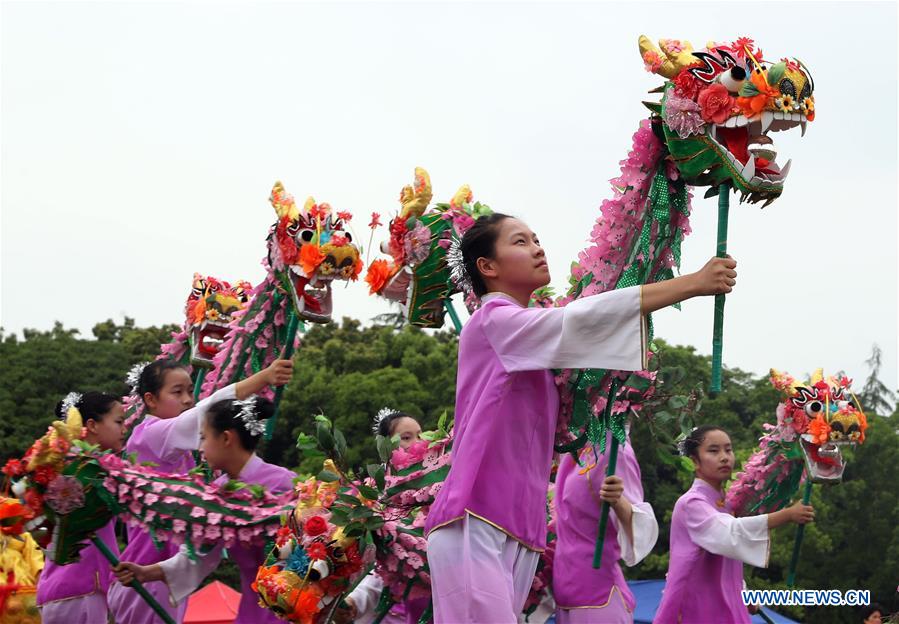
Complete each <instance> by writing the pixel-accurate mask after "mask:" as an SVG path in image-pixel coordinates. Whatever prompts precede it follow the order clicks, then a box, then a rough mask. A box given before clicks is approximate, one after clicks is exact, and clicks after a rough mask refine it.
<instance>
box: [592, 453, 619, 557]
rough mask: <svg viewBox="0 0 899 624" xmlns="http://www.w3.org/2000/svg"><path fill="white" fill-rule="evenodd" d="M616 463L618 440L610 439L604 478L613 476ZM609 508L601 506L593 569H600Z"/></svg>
mask: <svg viewBox="0 0 899 624" xmlns="http://www.w3.org/2000/svg"><path fill="white" fill-rule="evenodd" d="M617 463H618V439H617V438H615V437H613V438H612V448H610V449H609V466H608V468H606V476H607V477H611V476H612V475H613V474H615V465H616V464H617ZM610 509H611V506H610V505H609V503H607V502H603V504H602V512H601V513H600V516H599V534H598V535H597V536H596V547H595V548H594V549H593V567H594V568H595V569H597V570H598V569H599V568H600V567H602V547H603V545H604V544H605V541H606V527H607V526H608V524H609V510H610Z"/></svg>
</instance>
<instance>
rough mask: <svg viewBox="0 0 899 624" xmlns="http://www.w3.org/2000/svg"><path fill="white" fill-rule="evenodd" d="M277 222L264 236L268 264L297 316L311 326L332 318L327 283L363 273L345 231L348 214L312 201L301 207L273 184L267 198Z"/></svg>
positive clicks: (350, 238)
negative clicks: (266, 240) (289, 298)
mask: <svg viewBox="0 0 899 624" xmlns="http://www.w3.org/2000/svg"><path fill="white" fill-rule="evenodd" d="M269 201H271V204H272V207H273V208H274V209H275V213H276V214H277V216H278V221H277V222H276V223H275V224H274V226H272V229H271V232H270V233H269V237H268V250H269V251H268V256H269V264H270V266H271V267H272V270H273V271H274V273H275V277H276V280H277V281H278V282H279V283H280V285H281V286H282V287H283V288H284V289H285V290H286V291H287V292H289V293H290V294H291V296H292V298H293V302H294V305H295V306H296V311H297V314H298V315H299V316H300V317H301V318H304V319H306V320H308V321H312V322H314V323H327V322H328V321H330V320H331V311H332V302H331V282H332V281H333V280H335V279H337V280H356V279H357V278H358V277H359V273H360V272H361V271H362V260H361V259H360V254H359V248H358V247H357V246H356V245H355V244H354V243H353V236H352V234H350V232H348V231H347V230H345V229H344V228H345V226H346V224H347V223H348V222H349V220H350V219H351V218H352V214H351V213H349V212H334V211H333V210H332V209H331V206H330V205H328V204H317V203H315V200H314V199H312V198H311V197H310V198H309V199H307V200H306V203H305V205H304V206H303V208H302V209H300V208H298V207H297V205H296V202H295V201H294V198H293V196H292V195H290V194H289V193H287V192H286V191H285V190H284V186H283V185H282V184H281V183H280V182H276V183H275V186H274V187H273V188H272V194H271V197H270V198H269Z"/></svg>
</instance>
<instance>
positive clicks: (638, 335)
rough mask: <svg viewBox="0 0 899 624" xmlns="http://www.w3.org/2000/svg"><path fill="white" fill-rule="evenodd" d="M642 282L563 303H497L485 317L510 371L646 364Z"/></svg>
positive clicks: (493, 342)
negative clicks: (553, 305) (557, 305)
mask: <svg viewBox="0 0 899 624" xmlns="http://www.w3.org/2000/svg"><path fill="white" fill-rule="evenodd" d="M640 292H641V287H640V286H633V287H631V288H621V289H619V290H611V291H609V292H604V293H600V294H598V295H592V296H590V297H584V298H582V299H577V300H575V301H573V302H571V303H569V304H568V305H567V306H564V307H561V308H522V307H520V306H518V305H495V306H493V307H492V309H491V310H489V311H486V312H488V316H486V317H485V320H484V331H485V333H486V335H487V339H488V340H489V341H490V345H491V346H492V347H493V349H494V351H496V354H497V356H498V357H499V359H500V361H501V362H502V364H503V367H504V368H505V369H506V371H507V372H509V373H513V372H517V371H527V370H547V369H551V368H603V369H609V370H625V371H633V370H642V369H643V368H645V356H646V332H645V329H644V324H645V318H644V316H643V314H642V313H641V311H640V307H641V302H640V297H641V295H640Z"/></svg>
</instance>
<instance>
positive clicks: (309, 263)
mask: <svg viewBox="0 0 899 624" xmlns="http://www.w3.org/2000/svg"><path fill="white" fill-rule="evenodd" d="M324 259H325V254H323V253H322V252H321V249H319V247H318V245H303V246H302V247H301V248H300V268H302V269H303V272H304V273H306V275H307V276H312V274H313V273H315V270H316V269H317V268H318V265H320V264H321V263H322V260H324Z"/></svg>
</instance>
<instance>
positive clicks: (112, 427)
mask: <svg viewBox="0 0 899 624" xmlns="http://www.w3.org/2000/svg"><path fill="white" fill-rule="evenodd" d="M69 407H75V408H76V409H78V411H79V412H81V419H82V422H83V424H84V428H85V430H86V431H87V434H86V435H85V437H84V441H85V442H87V443H88V444H96V445H97V446H99V447H100V448H101V449H103V450H105V451H113V452H115V453H117V452H119V451H121V450H122V445H123V444H124V443H125V409H124V408H123V407H122V404H121V403H120V402H119V399H118V398H116V397H114V396H112V395H110V394H103V393H102V392H85V393H84V394H83V395H79V394H77V393H71V394H69V395H68V396H66V398H65V399H64V400H63V401H61V402H60V403H59V405H58V406H57V408H56V411H57V413H58V414H60V416H61V418H63V419H65V417H66V413H68V411H69ZM97 537H99V538H100V539H101V540H103V543H104V544H106V546H107V547H108V548H109V549H110V550H111V551H112V552H113V553H115V554H116V555H118V553H119V546H118V543H117V542H116V537H115V519H113V520H110V521H109V523H108V524H107V525H106V526H104V527H103V528H102V529H100V530H99V531H97ZM108 589H109V562H108V561H107V560H106V558H105V557H104V556H103V555H102V554H100V551H99V550H98V549H97V547H96V546H94V545H93V544H90V543H88V544H87V545H85V546H84V548H82V549H81V552H80V559H79V560H78V561H77V562H75V563H70V564H68V565H64V566H58V565H56V564H55V563H53V562H52V561H51V560H50V559H49V558H48V559H47V561H46V563H45V565H44V570H43V572H41V575H40V578H39V579H38V584H37V604H38V606H39V607H40V610H41V621H43V622H45V623H46V624H94V623H95V622H105V621H106V620H107V617H108V609H107V606H106V592H107V590H108Z"/></svg>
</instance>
